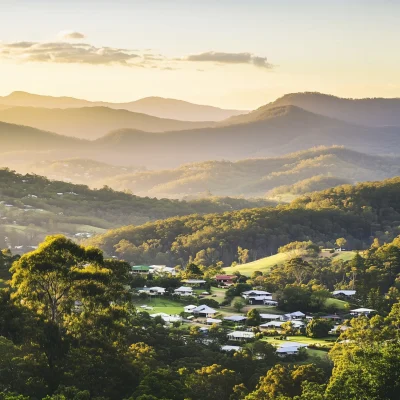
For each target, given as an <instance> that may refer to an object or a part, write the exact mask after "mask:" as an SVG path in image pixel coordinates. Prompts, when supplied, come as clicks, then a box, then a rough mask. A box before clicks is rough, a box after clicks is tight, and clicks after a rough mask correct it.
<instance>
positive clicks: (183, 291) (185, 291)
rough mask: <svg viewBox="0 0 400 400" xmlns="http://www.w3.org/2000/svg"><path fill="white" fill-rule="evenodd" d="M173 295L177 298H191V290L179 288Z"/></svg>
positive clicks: (185, 287) (189, 288) (186, 287)
mask: <svg viewBox="0 0 400 400" xmlns="http://www.w3.org/2000/svg"><path fill="white" fill-rule="evenodd" d="M174 294H177V295H179V296H193V289H192V288H191V287H188V286H181V287H179V288H178V289H175V290H174Z"/></svg>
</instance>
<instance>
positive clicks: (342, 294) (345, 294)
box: [332, 290, 356, 297]
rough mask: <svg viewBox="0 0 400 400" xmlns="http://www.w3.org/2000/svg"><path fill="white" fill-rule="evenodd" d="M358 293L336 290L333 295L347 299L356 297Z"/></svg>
mask: <svg viewBox="0 0 400 400" xmlns="http://www.w3.org/2000/svg"><path fill="white" fill-rule="evenodd" d="M355 294H356V291H355V290H334V291H333V292H332V295H333V296H335V297H337V296H345V297H353V296H355Z"/></svg>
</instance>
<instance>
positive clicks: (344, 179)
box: [31, 146, 400, 198]
mask: <svg viewBox="0 0 400 400" xmlns="http://www.w3.org/2000/svg"><path fill="white" fill-rule="evenodd" d="M39 167H40V166H39ZM31 168H36V169H34V171H36V172H44V171H45V170H44V168H47V169H48V170H50V171H52V172H53V173H56V172H57V171H60V173H62V174H64V175H63V176H66V171H65V168H62V163H58V166H57V163H56V162H54V163H53V164H49V163H47V164H46V165H44V166H43V167H42V169H39V170H38V169H37V168H38V167H37V166H36V167H31ZM70 168H71V167H70ZM399 174H400V158H398V157H382V156H374V155H369V154H365V153H359V152H357V151H353V150H350V149H346V148H343V147H337V146H336V147H319V148H313V149H309V150H306V151H302V152H297V153H292V154H288V155H285V156H281V157H271V158H254V159H244V160H239V161H236V162H234V161H205V162H202V163H190V164H186V165H183V166H181V167H179V168H175V169H165V170H158V171H157V170H156V171H134V172H133V173H124V174H123V175H121V176H112V177H111V176H109V177H108V179H105V180H103V183H105V184H107V185H109V186H111V187H113V188H114V189H117V190H124V189H130V190H132V191H133V192H134V193H136V194H139V195H152V196H157V197H172V198H182V197H184V196H187V195H198V194H201V193H204V192H206V191H211V193H213V194H214V195H218V196H244V197H264V196H270V195H271V194H270V193H268V192H269V191H271V190H273V189H278V190H276V191H275V192H274V193H272V194H285V193H292V194H297V195H298V194H305V193H308V192H313V191H316V190H323V189H327V188H329V187H333V186H338V185H340V184H344V183H358V182H362V181H367V180H381V179H386V178H391V177H393V176H398V175H399ZM312 178H316V179H312ZM295 184H298V185H297V186H296V187H294V188H292V187H288V185H295ZM281 186H285V187H281Z"/></svg>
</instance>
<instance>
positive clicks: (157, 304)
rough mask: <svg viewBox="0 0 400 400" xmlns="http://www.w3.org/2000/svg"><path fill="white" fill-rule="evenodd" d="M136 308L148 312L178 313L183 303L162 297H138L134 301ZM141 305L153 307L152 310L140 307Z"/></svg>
mask: <svg viewBox="0 0 400 400" xmlns="http://www.w3.org/2000/svg"><path fill="white" fill-rule="evenodd" d="M134 304H135V306H136V307H137V308H138V310H142V311H146V312H148V313H149V314H156V313H165V314H169V315H174V314H180V313H181V312H182V311H183V307H184V305H183V304H182V303H180V302H178V301H175V300H170V299H167V298H164V297H161V296H160V297H153V298H148V299H145V300H142V299H138V300H136V301H135V302H134ZM142 305H147V306H149V307H153V310H144V309H142V308H140V306H142Z"/></svg>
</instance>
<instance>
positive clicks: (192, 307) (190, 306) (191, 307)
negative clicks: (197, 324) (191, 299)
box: [183, 304, 197, 313]
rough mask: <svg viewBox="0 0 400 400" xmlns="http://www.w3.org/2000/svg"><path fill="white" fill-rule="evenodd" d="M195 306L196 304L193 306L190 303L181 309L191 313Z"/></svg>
mask: <svg viewBox="0 0 400 400" xmlns="http://www.w3.org/2000/svg"><path fill="white" fill-rule="evenodd" d="M196 307H197V306H194V305H192V304H190V305H188V306H185V307H183V311H184V312H185V313H191V312H192V311H193V310H194V309H195V308H196Z"/></svg>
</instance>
